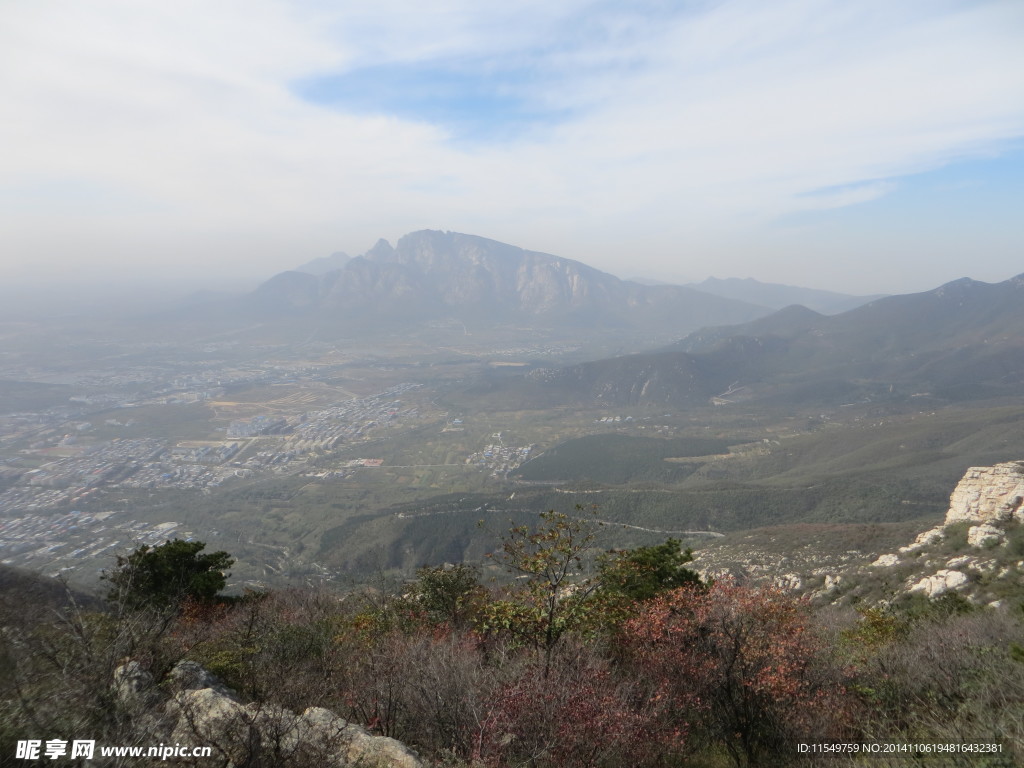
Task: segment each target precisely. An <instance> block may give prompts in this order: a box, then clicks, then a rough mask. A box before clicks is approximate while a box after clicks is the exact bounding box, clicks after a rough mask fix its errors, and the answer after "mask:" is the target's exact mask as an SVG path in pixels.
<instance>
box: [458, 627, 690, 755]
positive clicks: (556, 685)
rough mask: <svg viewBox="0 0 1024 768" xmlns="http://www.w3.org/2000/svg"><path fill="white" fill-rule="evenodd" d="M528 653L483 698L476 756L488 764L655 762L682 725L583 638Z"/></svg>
mask: <svg viewBox="0 0 1024 768" xmlns="http://www.w3.org/2000/svg"><path fill="white" fill-rule="evenodd" d="M552 662H553V663H551V664H550V665H549V666H545V665H544V664H542V663H540V662H539V661H536V660H534V661H532V662H531V663H530V664H529V665H528V666H526V667H525V668H524V669H522V671H521V673H520V674H519V675H518V676H517V677H516V678H515V679H514V680H511V681H509V682H508V683H506V684H505V685H503V686H501V687H500V688H499V689H498V690H497V691H496V692H495V693H494V694H493V695H492V697H491V698H490V700H489V702H488V709H487V717H486V719H485V720H484V722H483V723H482V727H481V729H480V732H479V736H478V743H477V747H476V750H475V754H474V757H475V758H476V759H478V760H483V761H484V763H485V764H486V765H488V766H495V768H498V767H499V766H513V765H516V766H518V765H532V766H552V767H553V766H558V768H599V767H600V766H626V765H628V766H636V767H637V768H639V767H640V766H661V765H666V764H667V763H666V760H669V759H670V758H671V756H672V755H678V754H679V753H680V752H681V750H682V746H683V742H684V737H685V732H684V729H682V728H680V727H678V726H671V725H669V724H667V723H666V721H665V719H664V718H663V713H662V712H661V709H660V707H659V706H658V705H657V703H656V702H653V701H651V699H650V697H649V696H647V695H645V692H644V691H643V690H641V689H640V687H639V686H637V685H636V684H634V683H633V682H632V681H629V680H627V679H624V678H622V677H621V676H620V675H617V674H616V670H615V669H613V668H612V667H611V665H610V664H609V663H608V662H607V660H605V659H603V658H601V657H600V656H598V655H597V654H595V653H593V651H592V650H590V649H587V648H585V647H583V646H578V647H575V648H564V649H561V650H560V652H558V653H557V654H555V657H554V658H553V659H552Z"/></svg>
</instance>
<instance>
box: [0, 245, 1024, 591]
mask: <svg viewBox="0 0 1024 768" xmlns="http://www.w3.org/2000/svg"><path fill="white" fill-rule="evenodd" d="M331 266H332V267H334V266H337V268H331V269H328V270H327V271H326V272H323V273H321V274H310V273H309V272H302V271H288V272H284V273H281V274H279V275H276V276H274V277H272V278H270V279H269V280H267V281H265V282H264V283H263V284H262V285H260V286H258V287H257V288H255V289H254V290H252V291H250V292H246V293H238V294H229V295H226V296H219V295H218V296H213V297H209V296H206V297H204V296H202V295H198V296H195V297H193V298H190V299H188V300H184V301H179V302H177V303H176V304H175V305H174V306H173V307H172V308H170V309H166V308H165V309H161V310H158V311H156V312H144V313H139V312H138V311H137V310H136V311H132V312H128V313H126V314H122V315H120V316H118V317H117V318H116V319H113V320H112V319H111V317H110V316H103V317H95V316H89V315H80V316H77V317H74V318H71V319H67V318H60V317H52V318H49V319H38V318H37V319H34V320H15V321H8V322H6V323H5V324H4V326H3V331H4V335H3V358H2V359H3V369H2V378H0V395H2V398H3V400H2V403H3V415H2V421H0V429H2V435H0V440H2V442H0V460H2V462H3V463H2V465H0V468H2V471H0V477H2V483H3V491H2V493H0V516H2V518H3V520H4V523H3V525H4V529H3V533H2V539H0V545H2V547H3V553H4V558H3V560H4V562H5V563H6V564H7V565H13V566H19V567H25V568H30V569H33V570H37V571H40V572H43V573H48V574H65V575H67V576H70V577H71V578H73V579H75V580H77V581H81V582H83V583H85V582H88V581H89V579H91V578H93V577H94V575H95V573H96V572H97V571H98V570H100V569H102V568H103V567H104V566H105V564H106V563H107V561H109V559H110V558H111V557H112V556H113V555H115V554H117V553H119V552H123V551H124V550H125V549H126V548H128V547H130V546H132V545H133V544H136V543H140V542H142V543H151V544H155V543H159V542H162V541H164V540H166V539H168V538H173V537H183V538H200V539H202V540H204V541H209V542H210V544H211V546H215V547H219V548H225V549H229V550H230V551H231V552H232V553H234V555H235V556H236V557H237V558H238V564H237V565H236V568H235V574H236V578H237V579H238V581H237V582H236V588H240V587H241V586H243V585H249V586H253V587H255V586H269V585H276V586H280V585H284V584H289V583H294V582H303V581H309V580H312V581H317V582H319V581H323V580H327V581H339V580H341V581H344V580H358V579H361V578H365V577H366V576H367V575H369V574H370V573H372V572H373V571H374V570H380V569H384V570H395V571H396V572H408V571H409V570H410V569H412V568H415V567H417V566H419V565H423V564H427V563H435V562H443V561H449V562H463V561H466V562H475V561H478V560H479V559H480V558H481V557H482V555H483V554H484V553H485V551H486V550H487V549H488V547H490V546H493V542H494V538H493V537H494V536H495V533H496V531H498V530H500V529H501V527H502V526H503V525H504V524H505V523H507V522H508V520H518V519H523V518H524V517H525V518H526V519H529V518H530V517H531V516H532V515H535V514H536V513H537V512H538V511H541V510H543V509H546V508H550V507H564V506H566V505H569V506H571V505H574V504H577V503H591V502H596V503H598V504H599V506H600V508H601V510H602V514H603V515H604V517H605V518H606V520H607V521H608V522H609V523H619V524H621V525H622V526H625V527H619V528H616V529H615V531H616V532H615V533H614V534H611V533H609V534H608V536H609V541H608V542H607V543H608V544H609V546H611V545H614V546H625V545H631V544H638V543H649V542H651V541H654V540H656V539H658V538H659V537H664V536H665V535H672V536H676V537H678V538H681V539H683V540H684V542H685V543H686V544H687V545H689V546H693V547H695V548H698V549H700V548H702V547H705V546H709V545H711V546H714V543H715V542H716V541H718V540H719V539H720V538H721V537H722V536H723V535H724V534H730V535H731V534H734V533H736V532H739V531H743V530H748V529H751V528H760V527H765V526H779V525H790V524H841V525H847V526H852V528H851V530H853V529H855V528H856V527H857V526H860V525H865V524H883V525H881V527H877V526H876V529H875V530H876V531H877V532H878V535H879V536H882V533H881V532H883V531H884V530H886V529H885V525H896V526H902V527H898V530H900V531H905V530H910V529H912V528H913V527H914V526H915V525H916V526H919V527H920V528H922V529H923V528H925V527H928V526H929V525H930V524H931V523H932V521H933V519H934V517H935V516H937V515H941V514H942V511H943V509H944V505H945V497H946V496H947V495H948V492H949V491H948V489H949V488H950V487H951V486H952V484H955V481H956V479H957V478H958V477H959V475H960V474H961V473H962V471H963V468H964V467H965V466H970V465H975V464H987V463H996V462H999V461H1005V460H1010V459H1013V458H1014V457H1015V456H1016V455H1018V453H1019V452H1020V451H1024V438H1020V437H1019V432H1020V430H1019V429H1018V423H1019V420H1020V419H1021V417H1022V416H1024V407H1021V406H1020V403H1019V392H1020V390H1021V386H1022V385H1024V339H1022V337H1021V336H1020V334H1019V331H1018V329H1019V328H1021V327H1024V318H1022V317H1021V307H1024V302H1022V301H1021V295H1022V291H1024V279H1022V278H1020V277H1018V278H1013V279H1010V280H1007V281H1005V282H1002V283H997V284H986V283H979V282H975V281H971V280H967V279H965V280H961V281H957V282H954V283H950V284H948V285H944V286H940V287H936V288H935V289H934V290H931V291H926V292H924V293H919V294H913V295H902V296H890V297H885V298H877V297H862V298H861V299H856V298H855V297H843V296H841V295H836V294H832V295H830V296H829V298H830V299H831V300H833V301H836V300H842V301H845V302H847V303H850V304H858V303H859V304H860V306H857V307H855V308H854V309H849V310H847V311H845V312H840V313H839V314H833V315H823V314H820V313H818V312H815V311H813V310H811V309H808V308H806V307H802V306H799V305H793V306H789V307H786V308H783V309H779V310H775V309H773V308H770V307H768V306H765V305H759V304H757V303H756V299H757V298H758V297H759V296H764V300H765V302H766V304H768V303H771V301H770V300H771V299H772V298H776V297H777V296H778V295H779V294H780V292H781V291H783V290H785V291H788V292H789V293H790V294H792V295H796V296H800V295H808V296H811V297H812V298H813V296H814V294H813V293H812V292H807V291H802V290H801V289H798V288H786V287H784V286H769V285H764V284H760V283H757V282H756V281H745V282H744V283H743V284H744V286H745V288H746V293H745V297H746V300H743V301H741V300H739V299H737V298H727V297H720V296H715V295H713V294H710V293H707V292H703V291H701V290H700V289H699V288H696V287H679V286H670V285H660V286H643V285H640V284H637V283H631V282H628V281H621V280H619V279H617V278H614V277H612V276H611V275H608V274H605V273H602V272H600V271H598V270H595V269H593V268H591V267H588V266H586V265H585V264H582V263H579V262H574V261H570V260H566V259H561V258H559V257H556V256H550V255H545V254H541V253H534V252H530V251H524V250H522V249H519V248H517V247H515V246H512V245H507V244H502V243H499V242H496V241H493V240H488V239H485V238H482V237H478V236H473V235H463V234H457V233H451V232H432V231H423V232H415V233H411V234H409V235H406V236H404V237H403V238H401V239H400V240H399V241H398V242H397V244H396V245H394V246H392V245H390V244H389V243H387V242H386V241H381V242H380V243H378V244H377V245H376V246H375V247H374V248H373V249H371V251H370V252H368V253H366V254H364V255H362V256H359V257H356V258H346V259H343V260H340V261H338V263H337V264H336V265H331ZM722 282H727V281H722ZM758 291H760V293H758ZM481 519H484V520H488V521H493V522H490V523H488V526H487V527H485V528H484V529H479V528H478V527H477V523H478V522H479V521H480V520H481ZM906 526H910V529H908V528H906ZM851 535H852V534H851ZM882 538H883V539H884V538H885V537H884V536H882ZM794 543H795V542H794ZM875 554H876V553H875V552H874V550H873V549H871V548H870V547H868V548H867V549H866V550H865V551H864V552H863V555H862V556H863V557H864V558H868V559H870V558H871V557H872V556H873V555H875Z"/></svg>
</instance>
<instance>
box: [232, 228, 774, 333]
mask: <svg viewBox="0 0 1024 768" xmlns="http://www.w3.org/2000/svg"><path fill="white" fill-rule="evenodd" d="M247 303H248V306H249V307H250V309H251V310H258V311H259V312H261V313H264V314H265V315H267V316H270V317H272V316H274V315H278V316H281V315H285V316H308V317H313V318H316V319H317V321H318V322H319V323H320V324H321V325H323V324H324V323H326V322H332V323H335V324H337V325H338V326H339V329H340V328H343V327H346V326H351V325H353V324H354V325H356V326H366V325H367V324H373V325H374V326H378V327H379V326H382V325H383V326H387V327H395V326H408V325H411V324H421V323H431V322H439V321H456V322H461V323H464V324H466V325H467V326H469V325H472V326H474V327H480V326H495V325H501V324H528V325H543V326H546V327H549V328H553V327H557V326H562V325H565V326H569V327H575V328H606V329H615V328H618V329H622V330H630V331H650V332H656V333H659V334H677V335H683V334H685V333H687V332H689V331H692V330H695V329H696V328H698V327H702V326H706V325H716V324H722V323H736V322H745V321H748V320H751V319H753V318H756V317H759V316H762V315H765V314H767V312H768V310H766V309H764V308H762V307H758V306H755V305H752V304H747V303H744V302H741V301H736V300H732V299H725V298H721V297H717V296H711V295H709V294H707V293H703V292H701V291H698V290H694V289H691V288H685V287H681V286H668V285H659V286H647V285H641V284H639V283H633V282H629V281H625V280H620V279H618V278H616V277H614V276H612V275H609V274H607V273H605V272H601V271H599V270H597V269H594V268H592V267H589V266H587V265H586V264H583V263H581V262H578V261H573V260H571V259H563V258H560V257H558V256H552V255H550V254H546V253H538V252H536V251H527V250H524V249H522V248H518V247H516V246H512V245H507V244H505V243H500V242H497V241H495V240H488V239H486V238H483V237H477V236H474V235H465V234H459V233H456V232H438V231H432V230H423V231H420V232H413V233H411V234H408V235H405V236H404V237H402V238H401V239H400V240H399V241H398V242H397V244H396V245H395V246H394V247H392V246H391V245H390V244H389V243H388V242H387V241H385V240H380V241H378V243H377V244H376V245H375V246H374V247H373V248H371V249H370V250H369V251H367V252H366V253H365V254H363V255H362V256H358V257H356V258H353V259H351V260H350V261H348V262H347V263H346V264H345V265H344V266H343V267H342V268H341V269H338V270H333V271H330V272H327V273H326V274H322V275H312V274H308V273H302V272H284V273H282V274H279V275H277V276H275V277H273V278H271V279H270V280H268V281H267V282H266V283H264V284H263V285H262V286H260V287H259V288H258V289H257V290H256V291H255V292H254V293H253V294H251V295H250V296H249V297H248V299H247Z"/></svg>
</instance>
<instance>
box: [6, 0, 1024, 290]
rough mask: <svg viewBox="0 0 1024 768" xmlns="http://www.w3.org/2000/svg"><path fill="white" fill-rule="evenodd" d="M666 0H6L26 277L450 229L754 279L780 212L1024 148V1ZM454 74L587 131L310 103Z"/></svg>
mask: <svg viewBox="0 0 1024 768" xmlns="http://www.w3.org/2000/svg"><path fill="white" fill-rule="evenodd" d="M652 7H654V6H652ZM661 8H662V11H661V12H660V13H659V14H657V15H655V14H654V13H653V12H650V9H647V10H643V11H642V12H640V13H630V12H627V11H624V10H623V9H622V8H621V7H619V8H610V7H609V6H608V5H606V4H603V3H598V2H592V3H587V2H583V0H579V1H578V2H573V3H542V2H532V1H531V2H528V3H496V2H493V3H486V2H484V3H482V2H468V0H467V1H465V2H460V1H458V0H449V2H444V3H432V4H429V5H423V4H411V3H408V2H402V1H400V0H390V1H389V2H381V3H374V4H372V5H371V4H365V3H340V4H338V3H327V2H307V3H284V2H273V1H271V0H246V1H245V2H242V1H241V0H236V1H235V2H227V1H224V2H214V3H209V2H205V3H200V2H195V1H192V0H189V1H183V2H178V3H174V4H167V3H161V2H155V1H151V2H138V1H136V0H131V1H130V0H95V1H94V2H90V3H78V2H73V1H72V0H64V1H63V2H60V1H57V0H53V1H47V0H39V1H38V2H32V3H29V2H15V3H7V4H5V5H4V6H3V7H2V8H0V96H2V98H3V99H4V103H5V113H6V114H7V115H8V117H7V118H5V120H4V121H2V122H0V141H2V142H3V145H4V146H5V147H9V148H15V151H8V152H5V153H4V156H3V159H2V160H0V179H2V181H0V200H7V201H13V202H16V203H17V204H16V205H12V206H8V207H7V208H6V210H7V211H8V213H7V214H0V216H3V217H4V218H5V219H6V220H4V221H2V222H0V223H2V224H3V231H4V232H5V233H6V234H4V235H0V249H2V250H0V252H2V253H3V254H4V255H3V256H2V258H3V260H4V261H3V263H0V274H3V271H4V270H5V271H6V273H7V274H12V273H14V272H17V271H26V270H28V269H29V266H26V261H28V260H32V261H39V262H40V263H46V264H54V265H59V264H65V263H67V261H68V260H69V259H72V258H74V259H81V260H88V259H93V260H96V261H97V262H106V263H107V264H110V265H117V264H122V263H126V262H127V261H129V260H132V259H133V258H135V257H136V256H137V254H139V253H140V252H144V253H146V254H147V257H148V258H150V259H151V260H152V261H153V267H152V268H153V269H159V264H160V263H161V262H168V263H172V262H173V263H174V264H176V265H189V264H191V265H196V266H199V265H203V266H204V267H209V266H210V265H211V264H213V263H215V262H216V260H217V259H220V260H222V261H223V262H224V265H225V266H224V269H227V268H228V267H229V266H230V265H232V264H237V265H241V264H248V265H252V264H257V265H261V266H262V268H264V269H266V270H268V271H273V269H276V268H281V267H283V266H286V265H288V264H294V263H300V262H301V261H305V260H307V259H308V258H311V257H312V256H316V255H322V254H323V253H327V252H330V251H332V250H335V249H337V248H346V249H349V250H358V249H360V248H365V247H368V246H369V245H370V244H372V242H373V241H374V240H375V239H376V238H377V237H379V236H387V237H392V238H393V237H395V236H397V235H399V234H402V233H403V232H405V231H408V230H410V229H415V228H419V227H425V226H430V227H438V228H446V229H461V230H464V231H474V232H477V233H479V234H483V235H487V236H492V237H497V238H500V239H506V240H509V241H512V242H516V243H518V244H522V245H525V246H527V247H534V248H539V249H543V250H549V251H554V252H558V253H561V254H563V255H567V256H574V257H577V258H583V259H587V260H590V261H592V262H593V263H595V264H597V265H599V266H603V267H605V268H613V267H614V266H615V262H616V258H617V257H618V256H620V255H621V254H622V249H623V248H625V247H626V246H627V245H629V244H637V246H636V250H637V251H643V253H644V254H646V256H647V257H648V258H649V259H650V262H649V263H648V264H646V265H645V264H643V263H642V262H641V261H640V260H638V258H637V256H636V254H635V253H630V254H628V255H629V257H630V259H631V266H630V267H629V269H632V270H633V271H634V272H635V271H638V270H643V269H646V270H647V271H655V270H656V269H658V268H659V264H661V265H662V266H664V265H665V264H666V263H669V262H671V261H672V260H673V259H675V258H677V254H678V253H679V252H680V251H681V250H685V249H687V248H686V247H688V249H690V250H697V249H699V250H701V251H702V252H705V253H713V254H716V255H717V256H718V257H719V258H722V259H726V258H733V259H734V264H735V267H736V268H737V269H742V267H743V264H744V262H742V260H741V259H740V258H739V257H736V256H730V254H731V253H733V252H734V251H735V250H736V249H738V248H749V247H751V245H750V244H751V243H754V242H756V239H757V237H756V235H757V232H758V231H759V227H761V226H763V225H764V223H765V222H769V221H771V220H773V219H775V218H777V217H779V216H783V215H786V214H788V213H792V212H795V211H800V210H812V209H819V208H823V207H829V206H841V205H851V204H855V203H858V202H863V201H866V200H871V199H877V198H879V197H880V196H884V195H885V194H886V193H887V192H888V191H889V190H890V189H892V188H893V185H892V184H891V183H890V182H887V181H886V180H887V179H893V178H898V177H900V176H903V175H906V174H910V173H917V172H921V171H925V170H929V169H932V168H936V167H939V166H941V165H942V164H945V163H948V162H951V161H954V160H956V159H959V158H963V157H970V156H972V155H975V154H978V153H980V152H985V151H988V152H991V151H993V148H996V149H997V148H998V147H999V146H1000V145H1001V142H1004V141H1006V140H1007V139H1011V138H1013V137H1018V136H1021V135H1022V134H1024V98H1021V97H1022V96H1024V45H1022V44H1021V42H1022V40H1021V37H1022V35H1021V30H1022V29H1024V6H1021V5H1020V4H1019V3H1016V2H981V3H953V2H945V3H936V2H924V1H923V0H922V1H921V2H906V3H891V2H878V1H877V0H868V1H867V2H858V3H848V2H839V1H838V0H782V1H781V2H772V3H765V2H755V1H754V0H730V1H726V2H718V3H712V4H701V5H698V6H696V7H695V8H696V10H692V11H689V12H687V13H681V14H676V15H674V16H671V17H668V16H666V15H665V13H664V6H661ZM438 60H444V61H452V60H459V61H462V62H463V63H464V65H465V66H479V67H481V68H483V70H486V68H487V67H497V68H500V67H510V66H512V67H516V68H520V69H523V70H524V71H528V72H532V73H534V74H535V77H532V78H528V79H527V80H526V81H525V82H524V84H523V85H522V86H521V87H523V88H526V87H528V88H530V89H532V90H530V91H529V92H528V93H527V94H525V95H527V96H529V98H531V99H533V100H534V101H535V102H536V103H537V104H538V105H546V106H549V107H551V108H571V112H570V113H569V114H571V117H570V118H568V119H566V120H565V121H563V122H562V123H561V124H556V125H545V124H543V123H540V124H538V125H536V126H534V127H533V129H532V130H530V131H527V132H525V133H523V134H522V135H521V136H520V137H519V138H518V139H515V140H512V141H507V142H504V143H493V144H489V145H488V144H483V143H479V142H478V143H476V144H473V145H467V144H462V143H460V142H459V141H458V137H457V136H454V135H452V134H451V133H450V132H449V130H448V129H447V128H445V127H444V126H439V125H431V124H429V123H428V122H426V121H418V122H417V121H415V120H410V119H408V118H406V119H398V118H396V117H391V116H388V115H386V114H380V115H376V116H373V115H370V116H367V115H356V114H346V113H345V112H344V111H343V110H342V109H340V108H333V109H332V108H328V107H325V106H322V105H316V104H311V103H307V102H304V101H302V100H301V99H300V98H299V97H298V96H297V95H296V94H295V91H294V90H293V88H292V86H293V84H294V83H295V82H296V81H297V80H300V79H302V78H306V77H311V76H316V75H325V74H329V73H341V72H346V71H352V70H353V69H355V68H358V67H362V66H372V65H382V64H391V65H396V64H402V63H407V64H408V65H409V66H428V65H430V64H431V62H436V61H438ZM521 95H522V94H521ZM820 190H832V191H831V192H826V193H821V194H813V193H814V192H815V191H820ZM83 197H89V198H90V199H89V200H88V203H87V204H86V203H85V202H83V199H82V198H83ZM681 244H683V246H681ZM754 255H755V256H756V255H757V254H756V252H755V253H754ZM677 266H678V265H677ZM623 269H625V268H623ZM620 271H621V270H620ZM748 273H749V270H748Z"/></svg>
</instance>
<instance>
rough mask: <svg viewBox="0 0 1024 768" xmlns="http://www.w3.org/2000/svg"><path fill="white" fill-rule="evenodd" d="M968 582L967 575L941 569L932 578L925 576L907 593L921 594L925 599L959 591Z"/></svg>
mask: <svg viewBox="0 0 1024 768" xmlns="http://www.w3.org/2000/svg"><path fill="white" fill-rule="evenodd" d="M968 581H969V579H968V577H967V574H965V573H963V572H962V571H952V570H949V569H946V568H943V569H942V570H940V571H938V572H937V573H935V574H934V575H932V576H925V577H924V578H923V579H921V581H919V582H918V583H917V584H914V585H913V586H912V587H910V589H909V590H908V591H909V592H923V593H924V595H925V597H929V598H932V597H938V596H939V595H944V594H946V593H947V592H953V591H955V590H958V589H961V588H963V587H965V586H966V585H967V582H968Z"/></svg>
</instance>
